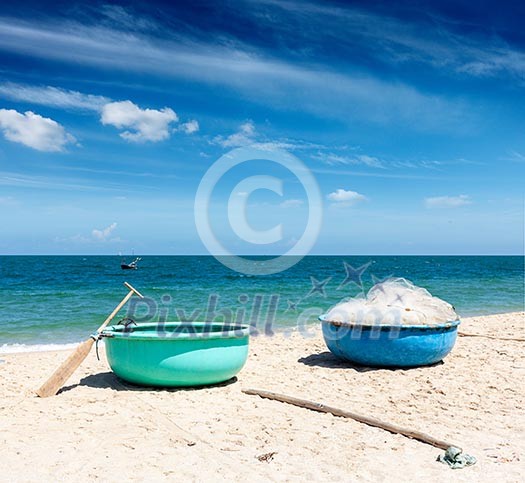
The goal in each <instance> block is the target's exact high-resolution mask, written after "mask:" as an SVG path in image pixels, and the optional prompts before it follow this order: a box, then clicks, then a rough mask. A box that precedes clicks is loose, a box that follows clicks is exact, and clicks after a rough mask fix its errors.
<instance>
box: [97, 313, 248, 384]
mask: <svg viewBox="0 0 525 483" xmlns="http://www.w3.org/2000/svg"><path fill="white" fill-rule="evenodd" d="M249 333H250V328H249V326H246V325H239V324H222V323H209V322H192V323H189V322H166V323H162V324H160V323H147V324H139V325H136V326H133V327H131V326H124V325H115V326H112V327H108V328H106V329H105V330H104V331H103V332H102V334H101V335H102V337H103V338H104V344H105V348H106V356H107V359H108V362H109V365H110V367H111V369H112V370H113V372H114V373H115V374H116V375H117V376H118V377H120V378H121V379H124V380H125V381H128V382H131V383H133V384H139V385H144V386H163V387H173V386H202V385H208V384H216V383H219V382H223V381H227V380H228V379H231V378H232V377H233V376H235V375H236V374H237V373H238V372H239V371H240V370H241V369H242V367H243V366H244V364H245V363H246V359H247V357H248V341H249Z"/></svg>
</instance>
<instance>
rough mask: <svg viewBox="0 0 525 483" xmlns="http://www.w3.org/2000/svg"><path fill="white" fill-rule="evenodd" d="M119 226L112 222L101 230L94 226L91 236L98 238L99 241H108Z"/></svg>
mask: <svg viewBox="0 0 525 483" xmlns="http://www.w3.org/2000/svg"><path fill="white" fill-rule="evenodd" d="M116 228H117V223H115V222H114V223H111V225H109V226H107V227H106V228H102V229H101V230H99V229H97V228H94V229H93V230H92V232H91V236H92V237H93V238H94V239H95V240H97V241H102V242H104V241H107V240H108V239H109V237H110V236H111V234H112V233H113V232H114V231H115V229H116Z"/></svg>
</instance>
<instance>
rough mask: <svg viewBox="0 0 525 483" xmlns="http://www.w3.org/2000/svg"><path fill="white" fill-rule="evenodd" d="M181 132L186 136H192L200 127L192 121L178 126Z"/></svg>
mask: <svg viewBox="0 0 525 483" xmlns="http://www.w3.org/2000/svg"><path fill="white" fill-rule="evenodd" d="M180 128H181V130H182V131H184V132H185V133H186V134H193V133H196V132H197V131H198V130H199V129H200V127H199V123H198V122H197V121H196V120H195V119H192V120H191V121H188V122H185V123H183V124H182V125H181V126H180Z"/></svg>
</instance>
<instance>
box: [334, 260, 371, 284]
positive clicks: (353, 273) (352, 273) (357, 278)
mask: <svg viewBox="0 0 525 483" xmlns="http://www.w3.org/2000/svg"><path fill="white" fill-rule="evenodd" d="M372 263H373V262H368V263H365V264H364V265H361V266H360V267H359V268H354V267H352V265H350V264H349V263H346V262H344V261H343V266H344V267H345V272H346V276H345V279H344V280H343V281H342V282H341V283H340V284H339V287H337V290H341V289H342V288H343V287H344V286H346V285H348V284H349V283H355V284H356V285H357V286H358V287H359V288H360V289H361V290H363V280H362V277H363V273H365V272H366V270H367V269H368V267H369V266H370V265H372Z"/></svg>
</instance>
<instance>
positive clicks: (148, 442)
mask: <svg viewBox="0 0 525 483" xmlns="http://www.w3.org/2000/svg"><path fill="white" fill-rule="evenodd" d="M460 330H461V331H462V332H468V333H478V334H487V335H493V336H496V337H516V338H523V337H525V314H524V313H522V312H521V313H512V314H501V315H493V316H485V317H474V318H469V319H464V320H463V323H462V325H461V326H460ZM306 335H307V336H308V337H306ZM523 349H524V343H523V342H517V341H509V340H494V339H487V338H477V337H460V338H459V339H458V341H457V343H456V346H455V348H454V350H453V352H452V353H451V354H450V355H449V356H448V357H447V358H446V359H445V361H444V363H442V364H437V365H434V366H432V367H424V368H417V369H410V370H385V369H370V368H362V367H355V366H352V365H350V364H348V363H345V362H342V361H339V360H337V359H335V358H334V357H333V356H332V355H331V354H330V353H329V352H328V351H327V349H326V346H325V344H324V342H323V340H322V336H321V333H320V331H319V330H318V329H316V328H312V329H311V330H310V331H309V332H308V334H301V333H299V332H293V333H291V334H289V335H286V336H285V335H283V334H278V335H275V336H274V337H263V336H259V337H253V338H252V339H251V347H250V356H249V359H248V363H247V365H246V366H245V368H244V369H243V370H242V371H241V372H240V374H239V375H238V378H237V380H236V381H233V382H231V383H229V384H225V385H218V386H214V387H209V388H203V389H193V390H191V389H181V390H155V389H149V388H138V387H133V386H130V385H128V384H125V383H123V382H121V381H119V380H118V379H117V378H116V377H115V376H114V375H113V374H112V372H111V371H110V369H109V368H108V366H107V363H106V361H105V359H104V354H103V352H104V351H103V350H102V351H101V360H100V361H98V360H97V358H96V355H95V351H92V352H91V354H90V355H89V357H88V358H87V359H86V361H85V362H84V363H83V364H82V365H81V367H80V368H79V370H78V371H77V372H76V373H75V374H74V375H73V376H72V377H71V379H70V380H69V381H68V383H67V385H66V387H65V388H64V389H63V390H62V391H61V392H60V393H59V394H58V395H57V396H56V397H52V398H48V399H40V398H38V397H36V396H35V395H34V392H33V391H34V390H35V389H36V388H37V387H39V385H40V384H41V383H42V382H43V381H44V380H45V379H46V378H47V376H48V375H49V374H50V373H51V372H52V371H53V370H54V369H55V368H56V367H57V366H58V365H59V364H60V363H61V362H62V361H63V360H64V359H65V358H66V357H67V355H68V353H67V352H64V351H57V352H39V353H20V354H4V355H0V359H1V360H3V362H2V363H0V374H1V376H2V378H1V380H2V384H1V387H0V394H1V397H0V445H1V451H0V453H1V455H2V456H1V458H0V480H2V481H66V480H68V481H69V480H73V479H74V480H75V481H94V480H100V481H167V480H175V478H177V479H182V480H185V481H188V480H189V481H191V480H195V481H197V480H199V481H244V480H255V481H262V480H275V481H304V480H315V481H413V480H415V479H416V478H417V479H420V480H421V481H505V482H518V481H523V479H524V477H525V476H524V475H525V438H524V437H523V435H524V434H525V415H524V411H523V408H524V405H525V391H524V384H523V381H524V376H525V356H524V350H523ZM246 388H257V389H264V390H269V391H275V392H279V393H284V394H288V395H291V396H296V397H302V398H306V399H309V400H312V401H317V402H322V403H324V404H327V405H331V406H335V407H339V408H341V409H347V410H349V411H354V412H358V413H363V414H366V415H369V416H374V417H377V418H379V419H382V420H384V421H388V422H391V423H395V424H398V425H401V426H405V427H408V428H412V429H414V430H419V431H423V432H425V433H428V434H430V435H432V436H434V437H436V438H439V439H443V440H446V441H450V442H452V443H455V444H457V445H459V446H461V447H463V448H464V450H465V451H466V452H467V453H469V454H471V455H473V456H475V457H476V458H477V460H478V462H477V464H476V465H474V466H472V467H469V468H465V469H461V470H451V469H449V468H448V467H447V466H446V465H443V464H441V463H439V462H436V457H437V456H438V455H439V454H440V453H442V451H441V450H439V449H437V448H434V447H431V446H428V445H426V444H423V443H421V442H418V441H414V440H411V439H408V438H405V437H403V436H400V435H394V434H390V433H388V432H385V431H383V430H380V429H377V428H372V427H369V426H366V425H364V424H360V423H358V422H355V421H352V420H348V419H343V418H338V417H334V416H332V415H328V414H321V413H316V412H312V411H309V410H307V409H302V408H298V407H294V406H291V405H288V404H283V403H280V402H276V401H270V400H263V399H261V398H259V397H255V396H248V395H246V394H243V393H242V392H241V389H246ZM268 453H273V455H272V456H271V457H268V458H266V460H267V461H265V458H262V456H263V455H267V454H268ZM259 457H261V458H259ZM260 459H261V460H262V461H260Z"/></svg>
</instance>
